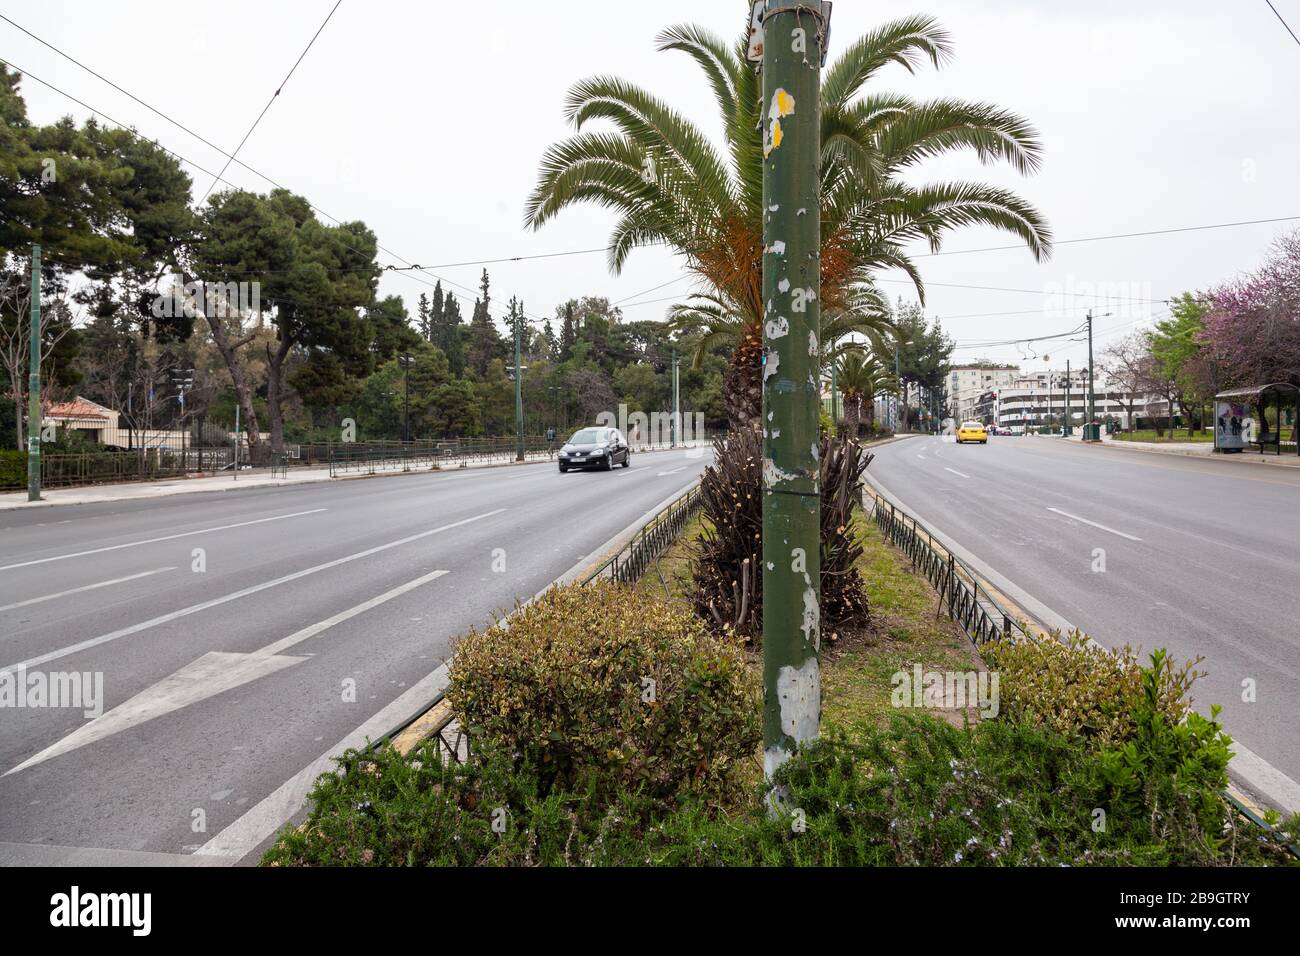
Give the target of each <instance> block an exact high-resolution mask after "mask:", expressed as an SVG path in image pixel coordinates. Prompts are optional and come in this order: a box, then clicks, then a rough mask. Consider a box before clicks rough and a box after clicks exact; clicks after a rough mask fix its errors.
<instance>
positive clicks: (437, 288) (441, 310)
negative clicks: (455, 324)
mask: <svg viewBox="0 0 1300 956" xmlns="http://www.w3.org/2000/svg"><path fill="white" fill-rule="evenodd" d="M445 309H446V303H445V302H444V300H443V297H442V280H441V279H439V280H438V281H437V282H436V283H434V286H433V310H432V312H431V313H430V316H429V319H430V330H429V331H430V334H429V336H428V339H429V341H430V342H432V341H433V330H434V329H437V328H440V327H441V326H442V324H443V322H444V321H445V319H446V314H445ZM444 351H445V349H444Z"/></svg>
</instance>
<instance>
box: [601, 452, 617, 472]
mask: <svg viewBox="0 0 1300 956" xmlns="http://www.w3.org/2000/svg"><path fill="white" fill-rule="evenodd" d="M600 470H601V471H613V470H614V456H613V455H606V456H605V463H604V464H603V465H601V466H600Z"/></svg>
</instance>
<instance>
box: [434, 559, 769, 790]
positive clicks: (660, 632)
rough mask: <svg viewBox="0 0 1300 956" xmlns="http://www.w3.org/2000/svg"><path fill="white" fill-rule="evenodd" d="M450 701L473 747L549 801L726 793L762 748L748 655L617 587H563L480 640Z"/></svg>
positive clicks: (673, 611) (456, 667)
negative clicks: (504, 760)
mask: <svg viewBox="0 0 1300 956" xmlns="http://www.w3.org/2000/svg"><path fill="white" fill-rule="evenodd" d="M447 697H448V699H449V700H450V702H451V704H452V707H453V709H454V710H455V712H456V715H457V716H458V717H459V718H460V721H461V723H462V725H463V726H465V727H466V728H467V729H468V731H469V733H470V737H471V740H473V741H475V743H476V744H477V743H478V742H479V741H485V742H487V743H489V744H490V745H492V746H499V747H500V748H501V749H503V750H504V751H506V752H508V753H512V754H515V755H516V759H517V764H518V766H520V767H533V768H535V769H536V771H537V773H538V778H539V782H540V786H541V792H542V793H543V794H546V793H549V792H550V791H551V790H552V789H562V790H570V791H577V790H586V789H590V790H591V791H592V792H593V793H595V794H596V795H597V796H599V797H605V798H608V797H611V796H612V795H614V794H616V793H619V792H622V791H633V792H644V793H645V794H647V795H649V796H651V797H654V798H656V799H661V800H669V801H671V800H672V799H674V798H676V796H677V795H679V794H680V793H681V792H683V791H684V790H686V789H688V788H690V789H694V790H696V791H700V792H706V793H714V792H718V793H720V792H721V791H722V790H729V789H732V788H734V786H735V784H736V781H737V780H738V776H737V774H738V770H739V769H740V767H741V766H742V765H743V764H745V763H746V762H747V761H751V760H752V759H753V757H754V755H755V754H756V753H757V749H758V746H759V741H760V739H761V732H760V697H759V689H758V686H757V680H756V677H755V675H754V674H753V672H752V671H751V670H750V668H749V667H748V666H747V665H746V662H745V659H744V656H743V653H742V651H741V650H740V649H739V648H738V647H736V646H735V645H734V644H733V643H731V642H729V641H727V640H725V639H723V638H718V637H714V636H713V635H711V634H710V633H708V631H707V630H706V629H705V627H704V625H703V624H702V622H700V621H699V620H698V619H697V618H696V617H695V616H694V615H693V614H691V612H690V610H689V609H687V608H685V607H681V606H677V605H673V604H669V603H667V602H664V601H660V600H648V599H647V598H646V596H644V595H640V594H638V593H637V592H636V591H635V590H634V589H632V588H630V587H626V586H622V585H615V584H608V583H605V584H593V585H588V586H581V585H572V586H568V587H559V588H554V589H552V590H551V591H548V592H547V593H546V594H545V595H544V596H542V597H541V598H539V599H538V600H536V601H534V602H533V603H532V604H529V605H527V606H525V607H523V608H521V609H519V610H518V611H517V612H516V613H515V615H514V616H513V617H512V618H511V619H510V620H509V622H508V627H507V626H501V625H498V626H496V627H493V628H491V629H490V630H487V631H484V632H471V633H470V634H469V635H468V636H467V637H465V638H464V639H463V640H462V641H461V642H460V643H459V644H458V645H457V646H456V654H455V657H454V658H453V660H452V665H451V683H450V685H449V687H448V691H447Z"/></svg>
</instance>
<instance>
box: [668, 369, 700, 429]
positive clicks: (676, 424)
mask: <svg viewBox="0 0 1300 956" xmlns="http://www.w3.org/2000/svg"><path fill="white" fill-rule="evenodd" d="M672 427H673V433H672V436H671V439H672V440H671V441H670V442H669V445H670V447H672V448H676V447H677V436H678V434H679V432H680V431H681V428H682V407H681V391H680V389H679V379H678V377H677V349H676V348H674V349H673V425H672ZM697 437H698V436H697Z"/></svg>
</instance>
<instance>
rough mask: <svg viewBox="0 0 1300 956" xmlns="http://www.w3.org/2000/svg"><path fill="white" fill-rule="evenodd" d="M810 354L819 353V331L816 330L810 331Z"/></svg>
mask: <svg viewBox="0 0 1300 956" xmlns="http://www.w3.org/2000/svg"><path fill="white" fill-rule="evenodd" d="M808 354H809V355H816V354H817V333H816V332H809V333H808Z"/></svg>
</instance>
